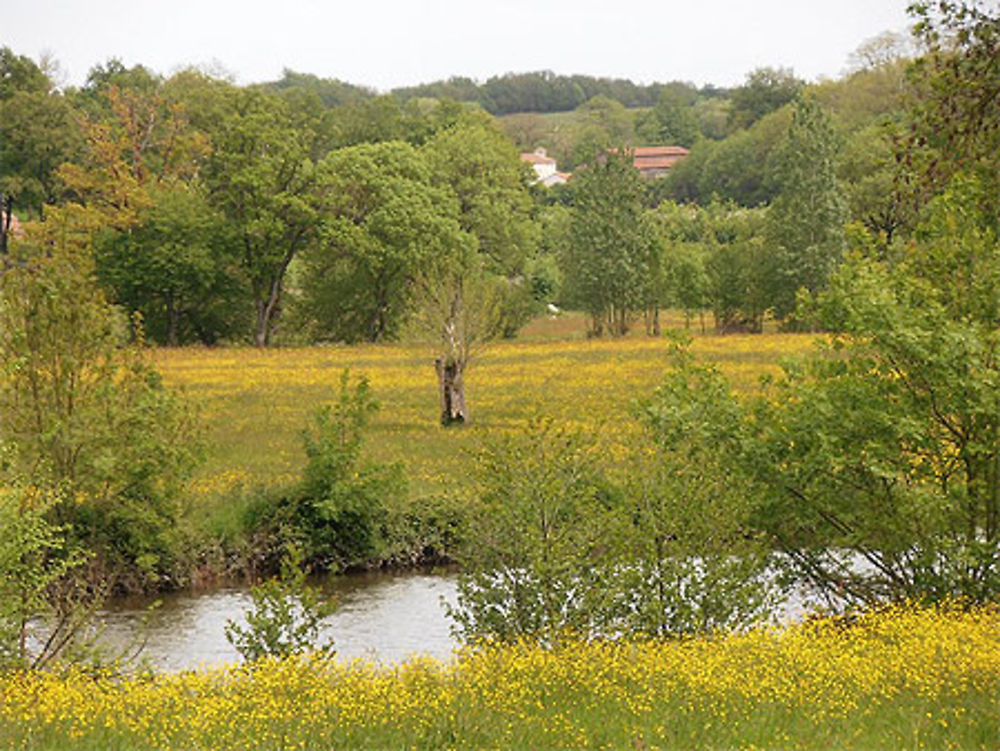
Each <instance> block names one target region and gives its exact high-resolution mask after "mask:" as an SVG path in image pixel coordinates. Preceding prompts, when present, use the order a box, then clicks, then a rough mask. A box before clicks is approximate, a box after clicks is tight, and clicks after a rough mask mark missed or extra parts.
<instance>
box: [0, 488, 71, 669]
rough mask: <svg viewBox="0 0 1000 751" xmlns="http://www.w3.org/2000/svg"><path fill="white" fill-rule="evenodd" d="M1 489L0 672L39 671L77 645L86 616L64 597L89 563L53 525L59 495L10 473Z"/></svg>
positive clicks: (60, 529)
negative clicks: (61, 593) (65, 587)
mask: <svg viewBox="0 0 1000 751" xmlns="http://www.w3.org/2000/svg"><path fill="white" fill-rule="evenodd" d="M5 474H6V476H5V477H4V487H3V488H2V489H0V669H5V668H11V667H13V668H32V669H39V668H43V667H45V666H46V665H48V664H50V663H51V662H52V661H53V660H56V659H58V658H59V657H60V656H61V655H62V654H64V653H65V652H66V651H67V650H69V648H71V647H72V646H74V644H75V643H76V641H77V637H79V635H80V631H81V627H82V626H83V625H84V624H85V622H86V620H87V618H86V615H87V614H86V612H85V611H84V610H83V609H79V608H74V607H72V604H73V603H72V601H71V600H70V599H69V598H62V599H61V600H60V598H59V597H58V592H59V590H60V589H61V585H64V583H65V581H66V579H67V577H68V576H69V575H70V574H71V573H72V572H73V570H74V569H76V568H77V567H78V566H79V565H80V564H81V563H83V561H84V558H85V555H84V554H83V551H81V550H79V549H75V550H67V544H66V540H65V529H62V528H60V527H58V526H56V525H54V524H52V523H51V522H50V521H49V520H48V518H47V515H48V512H49V510H50V509H51V506H52V504H53V502H54V500H55V499H54V497H53V496H52V495H51V494H50V493H47V492H46V491H43V490H41V489H39V488H38V487H31V486H26V485H25V483H24V482H23V481H20V480H18V478H16V477H12V476H10V473H5Z"/></svg>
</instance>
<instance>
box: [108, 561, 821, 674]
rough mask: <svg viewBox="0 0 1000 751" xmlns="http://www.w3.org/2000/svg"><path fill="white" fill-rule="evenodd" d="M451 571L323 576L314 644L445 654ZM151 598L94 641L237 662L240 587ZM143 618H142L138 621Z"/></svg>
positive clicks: (387, 655) (350, 651)
mask: <svg viewBox="0 0 1000 751" xmlns="http://www.w3.org/2000/svg"><path fill="white" fill-rule="evenodd" d="M457 583H458V576H457V574H455V573H454V572H452V571H433V572H419V571H415V572H394V573H386V572H370V573H361V574H347V575H341V576H330V577H328V578H326V579H324V580H323V581H322V582H321V583H320V586H321V587H322V589H323V591H324V592H325V593H327V594H328V595H330V596H333V597H335V598H336V600H337V610H336V612H335V613H334V614H333V615H332V616H331V617H330V618H329V619H327V621H326V625H325V627H324V630H323V632H322V634H321V636H320V640H319V641H320V643H325V642H326V641H328V640H332V641H333V643H334V646H335V648H336V650H337V658H338V659H341V660H352V659H355V658H364V659H367V660H370V661H373V662H379V663H383V664H387V663H396V662H401V661H403V660H405V659H407V658H408V657H411V656H414V655H429V656H432V657H436V658H438V659H442V660H447V659H448V658H449V657H451V656H452V654H453V653H454V650H455V648H456V647H457V646H458V641H457V640H456V639H455V638H454V637H453V636H452V633H451V629H452V621H451V620H450V619H449V618H448V615H447V610H446V606H445V603H450V604H454V603H455V600H456V594H457ZM805 600H806V598H805V595H803V594H802V593H793V594H790V595H789V596H788V599H786V600H785V602H784V603H783V604H782V606H781V607H780V608H779V613H778V620H779V621H787V620H795V619H798V618H801V617H802V615H803V613H804V612H805V611H806V610H807V609H808V608H807V606H806V604H805ZM151 602H152V600H142V599H120V600H114V601H112V602H111V603H110V604H109V606H108V607H107V608H106V609H105V610H104V611H103V612H102V613H101V615H100V618H99V619H98V620H99V622H100V624H101V635H100V639H101V641H102V642H103V643H104V645H105V646H107V647H108V648H109V650H110V651H111V652H112V653H115V652H119V651H122V650H124V649H126V648H127V647H129V646H130V645H135V644H136V643H137V641H139V639H140V635H141V638H142V639H143V640H144V641H145V646H144V647H143V649H142V651H141V653H140V655H139V659H140V660H145V661H146V662H148V663H149V664H150V666H151V667H153V668H155V669H157V670H160V671H178V670H191V669H198V668H201V667H207V666H209V665H217V664H220V663H234V662H239V661H240V656H239V654H238V653H237V652H236V650H235V649H233V647H232V645H230V643H229V642H228V640H227V639H226V634H225V627H226V622H227V621H228V620H233V621H236V622H237V623H242V622H243V621H242V618H243V614H244V613H245V612H246V611H247V610H248V609H249V608H250V605H251V601H250V591H249V588H248V587H232V588H224V589H216V590H211V591H206V592H197V593H191V592H174V593H171V594H168V595H164V596H162V597H161V598H160V605H159V607H156V608H155V609H153V610H149V609H148V608H149V605H150V604H151ZM144 621H145V623H143V622H144Z"/></svg>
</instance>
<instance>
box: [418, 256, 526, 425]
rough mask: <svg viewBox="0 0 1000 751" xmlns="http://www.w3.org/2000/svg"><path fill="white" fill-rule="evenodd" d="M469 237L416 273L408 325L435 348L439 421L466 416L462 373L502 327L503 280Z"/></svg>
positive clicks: (459, 421)
mask: <svg viewBox="0 0 1000 751" xmlns="http://www.w3.org/2000/svg"><path fill="white" fill-rule="evenodd" d="M474 247H475V245H474V243H473V242H470V241H467V242H466V244H465V246H464V247H463V248H460V249H459V250H458V251H457V252H455V253H453V254H452V256H451V257H449V258H445V259H442V261H441V262H440V263H437V264H435V265H434V266H432V267H431V268H430V269H429V270H428V271H427V272H426V273H425V274H423V275H422V276H420V277H418V278H417V280H416V286H415V298H416V306H415V312H414V315H413V318H412V320H411V326H412V328H413V329H414V331H415V332H417V334H418V335H419V336H421V337H422V338H424V339H427V340H429V341H430V342H432V346H434V347H435V350H436V354H435V358H434V369H435V371H436V373H437V381H438V391H439V395H440V403H441V413H440V415H441V424H442V425H444V426H446V427H447V426H451V425H461V424H464V423H466V422H468V421H469V409H468V406H467V404H466V399H465V395H466V392H465V374H466V371H467V370H468V367H469V364H470V363H471V362H472V359H473V357H474V356H475V355H476V354H477V353H478V352H479V351H481V350H482V349H483V347H485V346H486V345H487V344H488V343H489V342H491V341H492V340H494V339H496V338H498V337H499V336H500V334H501V333H502V331H503V323H504V315H503V312H504V311H503V306H504V300H505V296H506V292H507V290H506V282H504V281H503V280H502V279H501V278H498V277H497V276H496V275H495V274H491V273H489V272H487V271H486V270H485V269H484V268H483V262H482V258H481V257H480V256H479V255H478V254H477V253H476V252H475V251H474V250H473V248H474Z"/></svg>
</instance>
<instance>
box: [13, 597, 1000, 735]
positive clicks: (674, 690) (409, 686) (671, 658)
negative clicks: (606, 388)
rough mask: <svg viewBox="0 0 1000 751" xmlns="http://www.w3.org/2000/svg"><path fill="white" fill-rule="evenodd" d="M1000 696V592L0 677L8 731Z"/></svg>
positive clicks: (407, 720) (836, 724)
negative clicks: (665, 636) (361, 654)
mask: <svg viewBox="0 0 1000 751" xmlns="http://www.w3.org/2000/svg"><path fill="white" fill-rule="evenodd" d="M998 696H1000V613H998V612H997V610H996V609H979V610H972V611H964V610H960V609H957V608H954V609H950V608H942V609H911V608H895V609H891V610H886V611H883V612H879V613H877V614H872V615H862V616H858V617H857V618H854V619H851V620H845V619H837V620H832V619H815V620H809V621H806V622H804V623H801V624H797V625H792V626H788V627H784V628H781V629H758V630H753V631H749V632H746V633H735V634H727V635H717V636H714V637H702V638H690V639H684V640H673V641H671V640H667V641H662V640H657V641H630V640H622V641H589V642H588V641H582V640H577V639H573V638H570V637H565V638H558V639H554V640H551V641H550V642H549V644H548V646H541V645H539V644H537V643H529V642H523V643H518V644H513V645H485V646H480V647H477V648H470V649H468V650H466V651H464V652H463V653H462V654H460V655H459V656H458V657H457V658H456V659H455V660H453V661H451V662H447V663H441V662H437V661H435V660H430V659H420V658H414V659H412V660H410V661H407V662H404V663H402V664H400V665H395V666H389V667H377V666H374V665H372V664H370V663H366V662H361V661H355V662H351V663H347V664H343V663H338V662H335V661H321V660H319V659H316V658H311V657H302V658H294V659H286V660H266V661H263V662H260V663H258V664H256V665H253V666H252V667H247V666H238V667H223V668H218V669H209V670H205V671H203V672H193V673H183V674H179V675H162V676H142V677H134V678H122V677H115V676H95V675H93V674H92V673H87V672H83V671H79V670H69V671H68V672H66V673H64V674H52V673H22V674H15V675H9V676H7V677H4V678H0V746H3V747H5V748H6V747H15V748H20V747H23V748H31V749H56V748H60V749H61V748H80V749H88V748H102V749H103V748H129V749H208V748H240V749H254V748H261V749H296V748H310V749H314V748H323V749H326V748H352V749H354V748H428V749H432V748H433V749H437V748H541V749H545V748H642V749H652V748H747V749H749V748H832V747H836V748H850V747H854V748H901V747H907V748H942V749H943V748H996V744H997V742H998V740H1000V712H998V709H1000V706H998V699H997V697H998ZM18 740H20V743H18V742H17V741H18Z"/></svg>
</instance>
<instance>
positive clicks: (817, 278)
mask: <svg viewBox="0 0 1000 751" xmlns="http://www.w3.org/2000/svg"><path fill="white" fill-rule="evenodd" d="M838 145H839V144H838V140H837V137H836V134H835V133H834V131H833V127H832V125H831V123H830V120H829V118H828V117H827V116H826V114H825V113H824V111H823V110H822V108H821V107H820V106H819V105H818V104H817V103H816V102H814V101H812V100H811V99H808V98H804V99H800V100H799V101H798V102H797V103H796V105H795V109H794V112H793V115H792V122H791V124H790V125H789V127H788V133H787V135H786V137H785V140H784V142H783V143H782V144H781V146H780V147H779V148H778V149H777V151H776V153H775V154H774V157H773V159H774V167H773V169H774V176H775V182H776V183H777V184H778V185H779V186H780V188H779V192H778V195H777V196H776V197H775V199H774V202H773V204H772V205H771V209H770V211H769V212H768V216H767V230H766V234H767V239H768V243H769V245H770V246H771V251H772V253H773V261H772V272H771V273H772V283H773V288H772V289H773V291H772V294H771V302H772V305H773V307H774V313H775V315H776V316H777V317H779V318H784V317H786V316H788V315H789V314H790V313H792V311H793V310H794V309H795V301H796V294H797V292H798V290H799V289H800V288H804V289H806V290H807V291H809V292H811V293H815V292H817V291H819V290H820V289H822V288H823V286H824V285H825V283H826V280H827V277H828V276H829V275H830V272H831V271H832V269H833V268H834V267H835V266H836V264H837V263H838V262H839V261H840V258H841V254H842V253H843V250H844V220H845V209H844V199H843V195H842V193H841V190H840V186H839V184H838V182H837V172H836V168H837V156H838Z"/></svg>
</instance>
